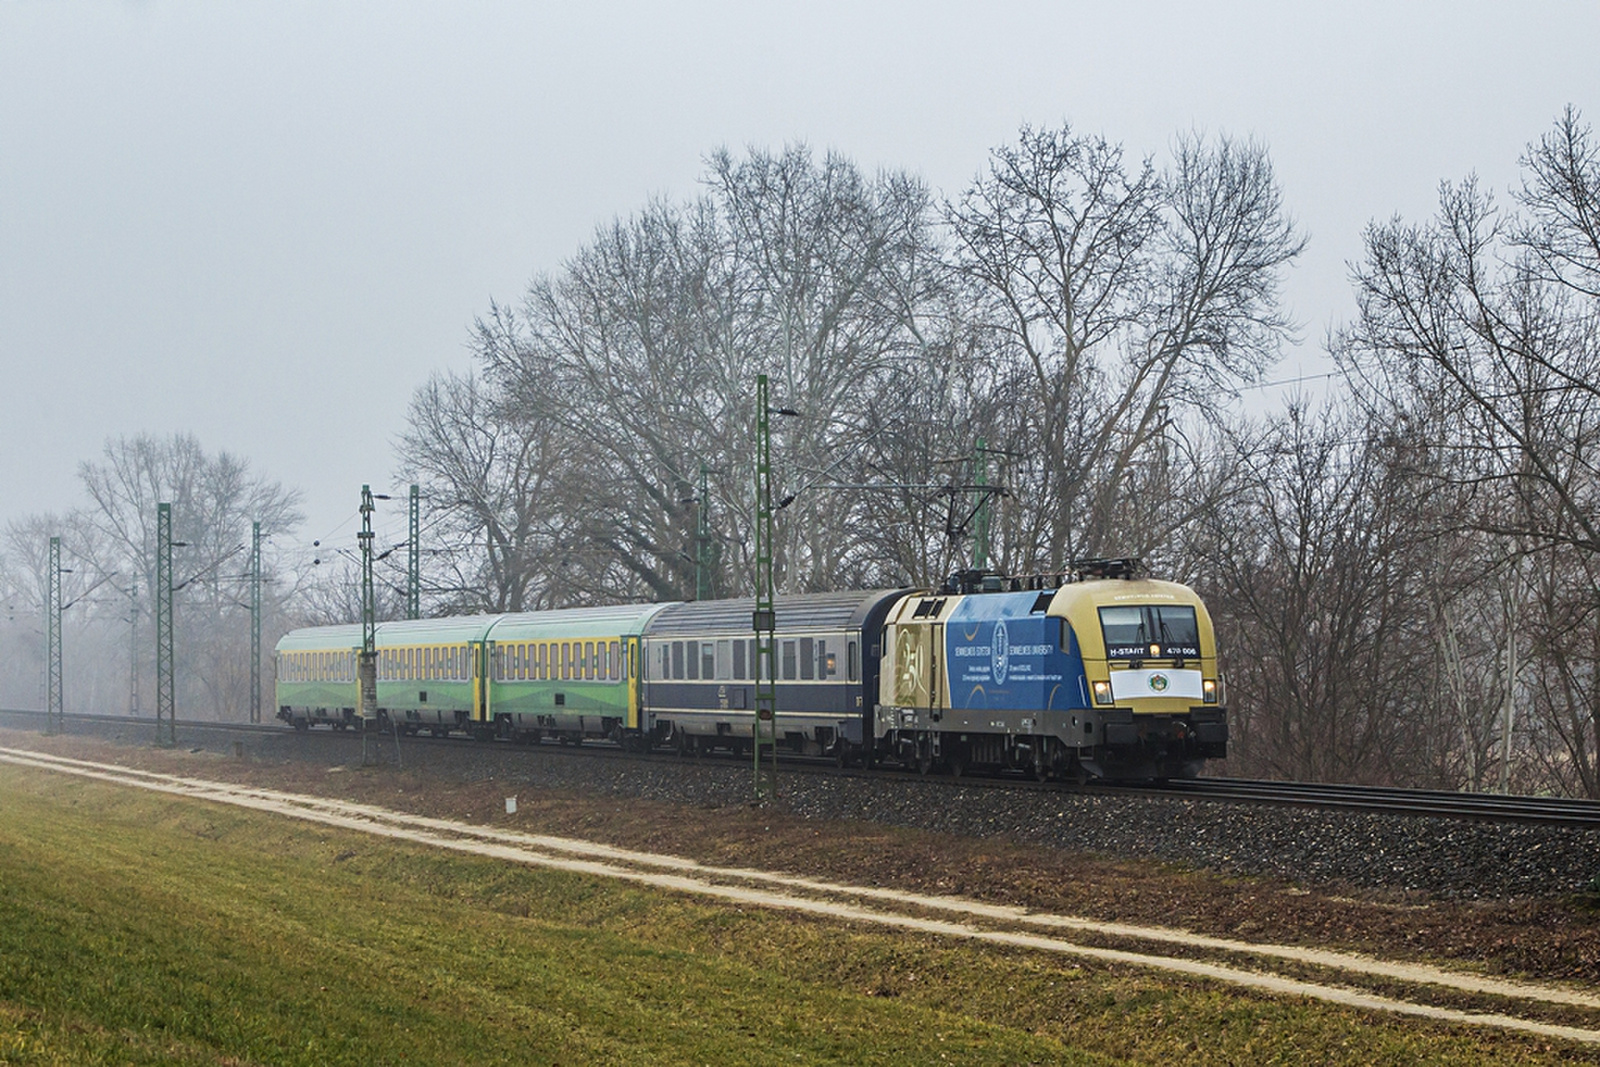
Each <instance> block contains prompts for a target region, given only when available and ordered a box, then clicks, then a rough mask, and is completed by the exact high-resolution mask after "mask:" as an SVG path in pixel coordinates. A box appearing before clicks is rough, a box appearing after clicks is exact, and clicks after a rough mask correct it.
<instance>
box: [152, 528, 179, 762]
mask: <svg viewBox="0 0 1600 1067" xmlns="http://www.w3.org/2000/svg"><path fill="white" fill-rule="evenodd" d="M155 601H156V744H157V745H159V746H161V747H163V748H171V747H172V746H174V745H176V744H177V743H178V723H177V714H178V712H177V699H176V687H175V684H174V683H175V677H174V672H173V664H172V505H171V504H169V503H164V502H163V503H159V504H157V505H156V595H155ZM163 722H164V723H166V729H165V732H163V730H162V723H163Z"/></svg>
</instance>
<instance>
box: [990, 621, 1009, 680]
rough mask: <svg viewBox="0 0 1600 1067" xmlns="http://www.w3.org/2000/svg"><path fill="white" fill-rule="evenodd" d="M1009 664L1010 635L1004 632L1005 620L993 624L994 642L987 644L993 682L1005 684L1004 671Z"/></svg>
mask: <svg viewBox="0 0 1600 1067" xmlns="http://www.w3.org/2000/svg"><path fill="white" fill-rule="evenodd" d="M1010 666H1011V635H1010V634H1008V633H1006V621H1005V620H1004V619H1001V620H1000V621H999V622H997V623H995V624H994V643H993V644H991V645H990V646H989V669H990V670H991V671H993V672H994V684H995V685H1005V684H1006V671H1007V670H1008V669H1009V668H1010Z"/></svg>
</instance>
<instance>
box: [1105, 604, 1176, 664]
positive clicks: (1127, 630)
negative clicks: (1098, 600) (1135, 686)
mask: <svg viewBox="0 0 1600 1067" xmlns="http://www.w3.org/2000/svg"><path fill="white" fill-rule="evenodd" d="M1100 629H1101V630H1102V631H1103V632H1104V634H1105V639H1106V658H1107V659H1142V658H1144V657H1146V656H1151V657H1162V656H1173V657H1187V658H1190V659H1193V658H1197V657H1198V656H1199V655H1200V627H1199V625H1198V624H1197V623H1196V622H1195V615H1194V608H1193V607H1192V606H1190V605H1187V604H1141V605H1139V606H1138V607H1115V608H1101V609H1100Z"/></svg>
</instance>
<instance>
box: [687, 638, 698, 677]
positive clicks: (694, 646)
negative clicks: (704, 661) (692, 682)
mask: <svg viewBox="0 0 1600 1067" xmlns="http://www.w3.org/2000/svg"><path fill="white" fill-rule="evenodd" d="M683 660H684V664H685V666H687V667H688V668H689V672H688V676H689V677H690V678H699V677H700V642H699V641H685V642H684V643H683Z"/></svg>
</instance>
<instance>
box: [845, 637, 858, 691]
mask: <svg viewBox="0 0 1600 1067" xmlns="http://www.w3.org/2000/svg"><path fill="white" fill-rule="evenodd" d="M845 648H846V652H845V657H844V658H845V665H846V666H847V667H849V668H850V680H851V681H852V682H854V681H858V680H859V678H858V675H857V668H856V643H855V642H854V641H851V642H850V643H849V644H848V645H846V646H845Z"/></svg>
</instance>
